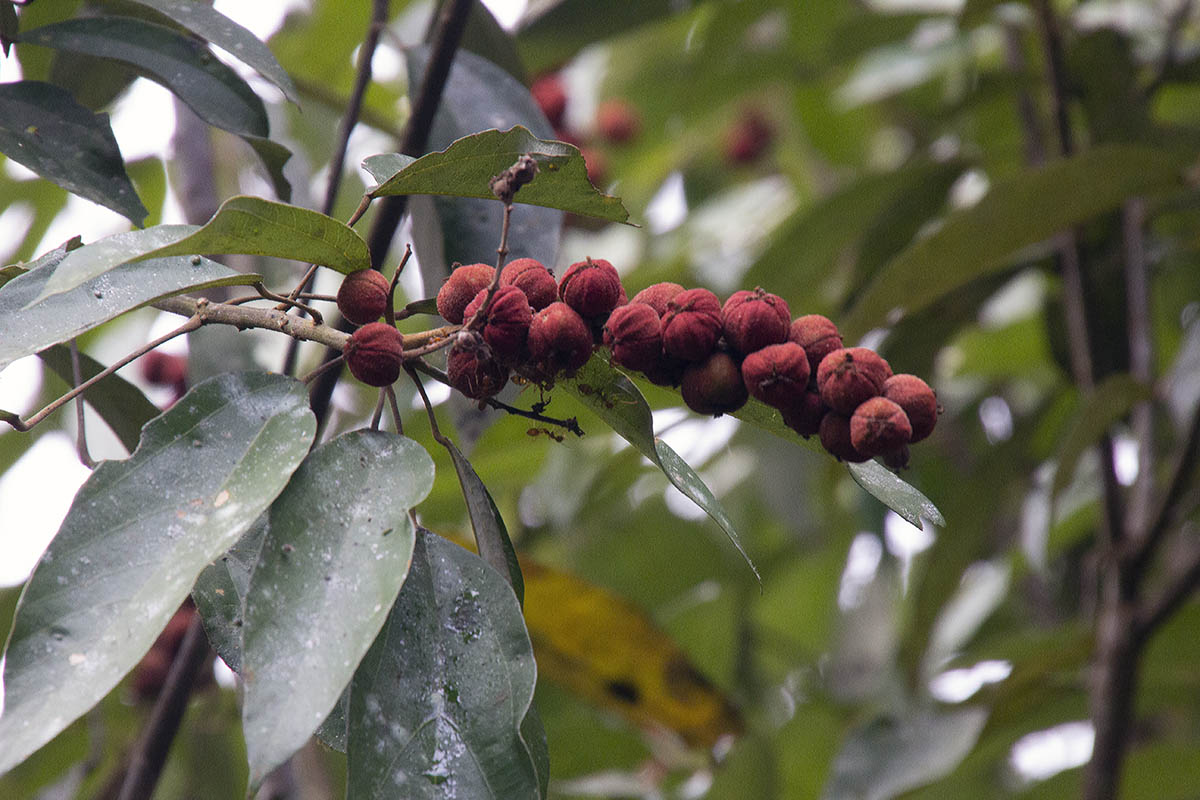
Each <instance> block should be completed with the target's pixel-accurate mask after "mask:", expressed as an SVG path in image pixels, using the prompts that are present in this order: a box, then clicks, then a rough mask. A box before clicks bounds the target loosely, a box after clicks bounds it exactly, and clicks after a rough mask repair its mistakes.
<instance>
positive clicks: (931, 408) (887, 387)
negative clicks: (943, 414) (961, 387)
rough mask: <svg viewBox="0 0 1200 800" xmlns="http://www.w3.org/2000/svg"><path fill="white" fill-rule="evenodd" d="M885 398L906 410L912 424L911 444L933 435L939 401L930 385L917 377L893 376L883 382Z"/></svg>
mask: <svg viewBox="0 0 1200 800" xmlns="http://www.w3.org/2000/svg"><path fill="white" fill-rule="evenodd" d="M883 396H884V397H886V398H887V399H888V400H891V401H892V402H893V403H895V404H896V405H898V406H900V407H901V408H902V409H904V413H905V414H906V415H907V416H908V421H909V422H910V423H911V424H912V438H911V439H909V441H910V442H919V441H921V440H922V439H924V438H925V437H927V436H928V435H929V434H931V433H933V427H934V426H935V425H936V424H937V418H938V401H937V395H935V394H934V393H933V389H931V388H929V384H928V383H926V382H925V381H923V380H921V379H920V378H918V377H917V376H916V375H906V374H901V375H893V376H892V377H890V378H888V379H887V380H886V381H884V382H883Z"/></svg>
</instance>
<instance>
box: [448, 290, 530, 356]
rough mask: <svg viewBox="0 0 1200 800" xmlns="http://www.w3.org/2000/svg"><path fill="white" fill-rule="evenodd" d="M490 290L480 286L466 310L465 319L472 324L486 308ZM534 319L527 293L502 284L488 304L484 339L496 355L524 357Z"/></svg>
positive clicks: (483, 330)
mask: <svg viewBox="0 0 1200 800" xmlns="http://www.w3.org/2000/svg"><path fill="white" fill-rule="evenodd" d="M487 295H488V290H487V289H480V290H479V294H477V295H475V299H474V300H472V301H471V302H470V303H468V304H467V307H466V309H465V310H464V311H463V323H464V324H466V325H471V324H472V320H473V319H474V317H475V315H476V314H478V313H479V310H480V309H481V308H483V301H484V300H486V299H487ZM532 319H533V310H532V309H531V308H530V307H529V301H528V300H527V299H526V298H525V293H524V292H522V291H521V290H520V289H518V288H517V287H515V286H501V287H499V288H498V289H496V295H495V296H494V297H493V298H492V304H491V305H490V306H488V310H487V321H486V322H485V323H484V325H483V328H481V329H478V330H481V331H482V333H483V340H484V341H485V342H487V343H488V346H489V347H491V348H492V352H493V353H495V355H496V357H497V358H499V359H500V360H501V361H503V362H505V363H512V362H514V361H517V360H519V359H520V358H521V356H522V355H523V354H524V352H525V340H526V339H527V338H528V337H529V323H530V321H532Z"/></svg>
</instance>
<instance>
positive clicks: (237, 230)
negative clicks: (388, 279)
mask: <svg viewBox="0 0 1200 800" xmlns="http://www.w3.org/2000/svg"><path fill="white" fill-rule="evenodd" d="M195 253H212V254H218V253H220V254H233V253H242V254H246V255H254V256H275V257H277V258H290V259H295V260H297V261H304V262H310V263H313V264H323V265H324V266H327V267H331V268H333V269H336V270H338V271H339V272H343V273H349V272H353V271H354V270H356V269H362V268H363V267H365V266H367V265H368V264H369V263H370V255H369V253H368V252H367V244H366V242H364V241H363V239H362V237H361V236H359V235H358V233H357V232H356V231H355V230H354V229H353V228H350V227H349V226H347V225H345V224H343V223H341V222H338V221H337V220H335V219H333V218H332V217H327V216H325V215H324V214H321V213H318V212H316V211H310V210H309V209H306V208H300V207H299V206H292V205H288V204H286V203H274V202H271V201H270V200H263V199H262V198H260V197H247V196H242V195H239V196H237V197H231V198H229V199H228V200H226V201H225V202H224V203H222V204H221V207H220V208H219V209H217V213H216V214H214V215H213V217H212V219H210V220H209V221H208V222H207V223H206V224H205V225H204V226H203V227H201V228H197V227H196V226H194V225H156V226H155V227H153V228H147V229H146V230H145V231H135V232H133V233H125V234H117V235H116V236H110V237H108V238H107V239H101V240H100V241H99V242H96V243H95V244H90V245H86V246H84V247H81V248H79V249H78V250H76V251H72V253H71V254H70V255H69V256H68V257H67V258H66V259H65V260H64V262H63V263H62V264H60V265H59V268H58V269H57V270H55V272H54V275H53V276H52V277H51V278H50V280H49V281H47V282H46V285H45V288H43V289H42V293H41V295H40V296H39V297H38V299H42V298H45V297H49V296H50V295H54V294H58V293H60V292H65V291H67V290H69V289H73V288H75V287H76V286H78V285H80V284H81V283H83V282H85V281H88V280H91V279H92V278H95V277H97V276H100V275H102V274H104V273H105V272H107V271H108V270H110V269H111V268H112V267H114V266H116V265H117V264H121V263H124V262H127V261H137V260H140V259H144V258H152V257H157V258H161V257H164V256H175V255H177V256H190V255H193V254H195Z"/></svg>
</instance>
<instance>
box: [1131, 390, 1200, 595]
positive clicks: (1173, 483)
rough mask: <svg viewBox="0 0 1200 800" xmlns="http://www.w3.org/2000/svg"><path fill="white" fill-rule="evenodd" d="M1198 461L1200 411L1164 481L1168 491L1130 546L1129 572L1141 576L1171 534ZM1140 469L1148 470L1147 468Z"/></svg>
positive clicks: (1190, 424) (1191, 424) (1195, 415)
mask: <svg viewBox="0 0 1200 800" xmlns="http://www.w3.org/2000/svg"><path fill="white" fill-rule="evenodd" d="M1198 461H1200V408H1198V409H1196V410H1195V411H1194V412H1193V413H1192V419H1191V422H1190V423H1189V425H1188V430H1187V434H1186V435H1185V436H1184V440H1183V446H1182V447H1181V448H1180V449H1179V453H1178V455H1177V456H1176V457H1175V464H1174V465H1173V466H1172V468H1171V476H1170V478H1169V479H1168V480H1167V490H1166V492H1165V493H1164V494H1163V496H1162V499H1161V500H1160V501H1159V502H1158V505H1157V506H1156V508H1155V510H1154V513H1153V514H1151V515H1150V516H1149V518H1148V523H1147V526H1146V529H1145V533H1144V534H1143V535H1142V537H1141V538H1140V539H1138V540H1135V541H1133V542H1131V545H1132V546H1133V547H1134V548H1135V549H1134V550H1133V551H1132V552H1131V553H1130V555H1129V570H1130V571H1131V572H1132V573H1133V574H1135V575H1140V574H1141V573H1142V572H1144V571H1145V569H1146V567H1147V566H1148V565H1149V563H1150V560H1151V559H1152V558H1153V557H1154V554H1155V553H1156V552H1157V550H1158V547H1159V544H1160V542H1161V541H1162V539H1163V537H1164V536H1165V535H1166V533H1167V531H1168V530H1170V527H1171V522H1172V519H1173V518H1174V516H1175V513H1176V509H1177V507H1178V505H1179V501H1180V499H1181V498H1182V497H1183V495H1184V492H1186V491H1187V489H1188V487H1189V486H1191V485H1192V483H1191V478H1192V474H1193V473H1194V472H1195V471H1196V464H1197V462H1198ZM1143 468H1146V469H1148V468H1149V465H1145V466H1144V467H1143Z"/></svg>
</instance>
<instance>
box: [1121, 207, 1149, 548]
mask: <svg viewBox="0 0 1200 800" xmlns="http://www.w3.org/2000/svg"><path fill="white" fill-rule="evenodd" d="M1145 226H1146V201H1145V200H1143V199H1142V198H1138V197H1135V198H1132V199H1130V200H1129V201H1127V202H1126V203H1125V207H1124V208H1123V209H1122V210H1121V234H1122V243H1123V245H1124V250H1125V321H1126V328H1127V329H1128V335H1129V373H1130V374H1131V375H1132V376H1133V377H1134V378H1135V379H1137V380H1138V381H1140V382H1141V383H1143V384H1145V385H1147V386H1149V385H1150V384H1151V383H1152V381H1153V380H1154V341H1153V338H1152V334H1151V321H1150V274H1149V273H1150V270H1149V267H1148V265H1147V263H1146V237H1145ZM1154 409H1155V404H1154V401H1153V399H1150V400H1144V401H1142V402H1140V403H1138V404H1137V405H1136V406H1134V407H1133V410H1132V413H1131V415H1130V427H1131V428H1132V430H1133V438H1134V441H1136V442H1137V458H1138V475H1137V479H1136V480H1135V481H1134V484H1133V491H1132V492H1131V493H1130V496H1129V505H1128V508H1127V510H1126V516H1125V530H1126V531H1127V532H1128V535H1129V538H1130V539H1131V540H1133V541H1142V540H1144V539H1145V538H1146V532H1147V530H1148V526H1149V523H1150V504H1151V501H1152V497H1153V493H1154V469H1153V465H1154V463H1155V452H1154V426H1155V419H1154V416H1155V414H1154Z"/></svg>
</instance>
